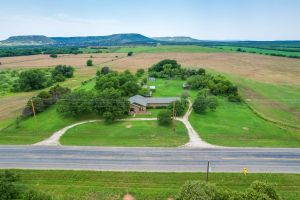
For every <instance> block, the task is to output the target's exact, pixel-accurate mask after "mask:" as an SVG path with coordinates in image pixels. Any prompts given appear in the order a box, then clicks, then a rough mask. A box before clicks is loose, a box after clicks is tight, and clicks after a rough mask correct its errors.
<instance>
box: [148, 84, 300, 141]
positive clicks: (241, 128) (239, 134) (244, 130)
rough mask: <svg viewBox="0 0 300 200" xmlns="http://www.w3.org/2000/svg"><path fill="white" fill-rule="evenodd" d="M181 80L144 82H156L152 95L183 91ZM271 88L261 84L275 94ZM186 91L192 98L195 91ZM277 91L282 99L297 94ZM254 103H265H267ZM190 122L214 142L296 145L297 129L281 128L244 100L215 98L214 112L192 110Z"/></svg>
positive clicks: (177, 93)
mask: <svg viewBox="0 0 300 200" xmlns="http://www.w3.org/2000/svg"><path fill="white" fill-rule="evenodd" d="M183 83H184V81H182V80H164V79H157V80H156V81H153V82H148V84H149V85H155V86H156V92H155V93H154V96H163V97H167V96H180V95H181V94H182V92H183V91H184V90H183V89H182V84H183ZM261 88H263V87H261ZM279 88H280V86H279ZM274 90H275V91H277V92H279V89H278V90H277V89H276V87H275V86H274V88H273V90H270V91H268V87H267V88H265V91H268V92H269V94H270V95H271V94H273V95H276V94H277V93H276V92H275V91H274ZM188 92H189V94H190V96H191V99H192V100H194V99H195V97H196V95H197V91H192V90H190V91H188ZM262 92H263V91H262ZM281 94H285V96H286V99H287V98H290V99H291V98H297V95H296V96H295V97H293V95H294V93H292V92H291V91H289V90H285V91H283V92H282V93H281ZM272 97H273V96H272V95H271V96H268V98H270V99H274V98H272ZM294 100H295V99H294ZM283 101H284V100H283ZM260 103H262V102H260ZM290 103H291V104H290V105H291V106H295V104H294V103H295V101H291V102H290ZM258 105H259V106H262V107H263V106H264V105H265V107H267V106H268V104H258ZM285 115H290V113H288V112H285ZM190 122H191V124H192V126H193V127H194V128H195V130H196V131H197V132H198V133H199V135H200V137H201V138H203V139H204V140H206V141H207V142H209V143H212V144H216V145H223V146H240V147H265V146H268V147H300V131H297V130H287V129H282V128H280V127H278V126H277V125H275V124H273V123H271V122H268V121H266V120H264V119H262V118H260V117H259V116H257V115H256V114H255V113H254V112H253V111H252V110H251V109H250V108H249V107H248V106H247V105H246V104H245V103H231V102H229V101H228V100H227V99H226V98H219V106H218V107H217V110H216V111H215V112H210V111H208V112H207V113H205V114H201V115H199V114H196V113H192V115H191V116H190Z"/></svg>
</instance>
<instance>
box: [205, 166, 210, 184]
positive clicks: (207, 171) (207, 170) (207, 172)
mask: <svg viewBox="0 0 300 200" xmlns="http://www.w3.org/2000/svg"><path fill="white" fill-rule="evenodd" d="M209 164H210V163H209V161H207V169H206V183H208V174H209V167H210V166H209Z"/></svg>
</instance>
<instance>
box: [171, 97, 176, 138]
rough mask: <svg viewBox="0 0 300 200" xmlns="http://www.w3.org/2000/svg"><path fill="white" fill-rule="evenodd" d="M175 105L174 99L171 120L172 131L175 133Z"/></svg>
mask: <svg viewBox="0 0 300 200" xmlns="http://www.w3.org/2000/svg"><path fill="white" fill-rule="evenodd" d="M175 105H176V102H175V101H174V102H173V117H172V122H173V132H174V133H175V131H176V130H175V114H176V113H175Z"/></svg>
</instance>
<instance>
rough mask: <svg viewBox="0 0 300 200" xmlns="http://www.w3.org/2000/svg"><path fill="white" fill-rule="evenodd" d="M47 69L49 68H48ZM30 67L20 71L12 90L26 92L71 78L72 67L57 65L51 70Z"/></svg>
mask: <svg viewBox="0 0 300 200" xmlns="http://www.w3.org/2000/svg"><path fill="white" fill-rule="evenodd" d="M48 71H49V70H48ZM48 71H45V70H41V69H31V70H25V71H21V73H19V74H18V79H17V80H16V81H15V82H14V84H13V89H12V91H13V92H28V91H32V90H39V89H43V88H46V87H49V86H51V85H53V84H54V83H57V82H63V81H65V80H66V79H67V78H72V77H73V74H74V68H73V67H71V66H66V65H58V66H56V67H55V68H54V69H53V70H50V73H47V72H48Z"/></svg>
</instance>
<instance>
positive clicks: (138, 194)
mask: <svg viewBox="0 0 300 200" xmlns="http://www.w3.org/2000/svg"><path fill="white" fill-rule="evenodd" d="M11 171H13V172H15V173H16V174H18V175H19V177H20V182H18V184H19V185H20V186H23V187H26V188H32V189H36V190H40V191H43V192H46V193H48V194H50V195H53V196H54V197H55V198H54V200H58V199H64V200H71V199H72V200H81V199H103V200H108V199H109V200H112V199H115V200H117V199H118V200H119V199H122V197H123V196H124V195H125V194H127V193H130V194H132V195H133V196H134V197H135V198H136V199H147V200H162V199H167V198H169V197H173V198H174V197H176V195H177V194H178V191H179V189H180V187H181V186H182V185H183V184H184V182H185V181H187V180H194V181H196V180H202V181H205V177H206V174H205V173H143V172H97V171H58V170H11ZM255 180H259V181H266V182H269V183H272V184H274V187H275V188H276V190H277V191H278V192H279V194H280V195H281V197H282V199H283V200H298V199H300V175H299V174H263V173H260V174H251V173H249V174H248V175H247V176H244V175H243V174H242V173H240V174H239V173H210V174H209V182H210V183H213V184H216V185H217V187H219V188H224V189H230V190H234V191H240V192H243V191H245V190H246V188H247V187H249V186H250V184H251V183H252V182H253V181H255Z"/></svg>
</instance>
